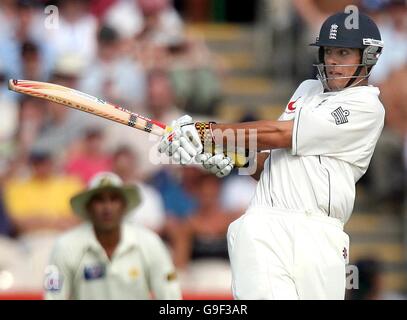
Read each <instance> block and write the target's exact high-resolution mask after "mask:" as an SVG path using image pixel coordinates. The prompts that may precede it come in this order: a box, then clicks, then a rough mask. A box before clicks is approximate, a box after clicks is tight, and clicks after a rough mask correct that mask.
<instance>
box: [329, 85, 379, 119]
mask: <svg viewBox="0 0 407 320" xmlns="http://www.w3.org/2000/svg"><path fill="white" fill-rule="evenodd" d="M379 96H380V90H379V88H377V87H374V86H360V87H354V88H350V89H347V90H344V91H343V94H340V95H338V97H337V101H336V102H337V103H339V102H342V103H343V104H344V105H347V106H349V107H350V108H352V109H355V110H359V111H361V112H364V113H372V114H376V115H381V116H384V114H385V109H384V106H383V104H382V102H381V101H380V97H379Z"/></svg>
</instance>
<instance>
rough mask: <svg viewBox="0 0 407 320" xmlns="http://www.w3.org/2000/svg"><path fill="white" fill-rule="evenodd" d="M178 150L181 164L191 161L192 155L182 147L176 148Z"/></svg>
mask: <svg viewBox="0 0 407 320" xmlns="http://www.w3.org/2000/svg"><path fill="white" fill-rule="evenodd" d="M178 151H179V153H180V162H181V164H182V165H186V164H189V163H191V161H192V159H193V157H191V156H190V155H189V154H188V152H186V151H185V149H184V148H178Z"/></svg>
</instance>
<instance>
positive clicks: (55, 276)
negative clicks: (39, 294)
mask: <svg viewBox="0 0 407 320" xmlns="http://www.w3.org/2000/svg"><path fill="white" fill-rule="evenodd" d="M62 283H63V281H62V275H61V273H60V272H59V269H58V267H57V266H55V265H49V266H47V267H46V268H45V279H44V289H45V290H46V291H48V292H59V291H61V289H62Z"/></svg>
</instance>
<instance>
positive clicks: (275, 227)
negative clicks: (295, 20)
mask: <svg viewBox="0 0 407 320" xmlns="http://www.w3.org/2000/svg"><path fill="white" fill-rule="evenodd" d="M348 18H349V14H346V13H342V12H341V13H337V14H335V15H332V16H331V17H329V18H328V19H327V20H326V21H325V22H324V23H323V25H322V27H321V30H320V34H319V37H318V38H317V39H316V42H315V43H313V44H312V45H313V46H317V47H319V63H318V64H317V65H316V67H317V69H318V73H319V76H318V80H307V81H304V82H303V83H301V84H300V86H299V87H298V88H297V90H296V91H295V92H294V94H293V96H292V97H291V99H290V101H289V103H288V104H287V107H286V109H285V111H284V113H283V114H282V115H281V116H280V118H279V119H278V121H268V120H267V121H266V120H264V121H255V122H247V123H237V124H216V123H199V122H198V123H197V122H195V123H194V122H192V119H191V118H190V117H188V116H184V117H182V118H180V119H178V120H176V121H174V123H173V126H172V130H171V132H169V133H168V134H166V135H165V136H164V137H163V138H162V140H161V142H160V145H159V151H160V152H161V153H166V154H167V155H169V156H170V157H171V158H173V159H174V160H177V161H178V160H179V161H180V162H181V163H182V164H188V163H191V162H192V161H195V162H200V163H202V165H203V167H204V168H206V169H208V170H210V171H211V172H212V173H214V174H216V175H217V176H218V177H223V176H226V175H228V174H229V173H230V172H231V170H232V169H233V167H234V166H235V163H234V161H232V160H231V158H230V157H227V156H226V155H224V154H223V153H215V154H213V153H210V152H205V150H206V146H207V145H208V144H209V145H211V146H212V147H214V146H215V147H219V146H221V147H222V148H223V145H224V142H225V140H226V139H225V134H224V133H225V132H227V131H228V132H234V133H235V134H237V132H238V131H241V130H245V131H244V132H245V133H244V140H245V143H246V144H245V145H246V146H247V145H248V142H249V138H250V137H249V136H250V134H249V129H255V130H256V132H257V135H256V142H257V149H256V151H257V152H259V153H258V154H257V172H256V174H255V175H254V177H255V178H258V180H259V182H258V185H257V189H256V192H255V195H254V197H253V199H252V201H251V204H250V206H249V208H248V209H247V211H246V213H245V214H244V215H243V216H242V217H240V218H239V219H238V220H236V221H235V222H233V223H232V224H231V225H230V227H229V230H228V248H229V256H230V262H231V268H232V276H233V280H232V290H233V295H234V297H235V298H236V299H344V296H345V284H346V270H345V267H346V264H347V263H348V259H349V237H348V235H347V234H346V233H345V232H344V231H343V227H344V224H345V223H346V222H347V221H348V220H349V218H350V216H351V214H352V210H353V205H354V200H355V183H356V182H357V181H358V180H359V179H360V178H361V177H362V176H363V175H364V174H365V172H366V170H367V168H368V165H369V162H370V159H371V157H372V154H373V151H374V148H375V145H376V143H377V140H378V138H379V136H380V134H381V131H382V129H383V125H384V116H385V110H384V107H383V105H382V103H381V102H380V100H379V94H380V92H379V89H378V88H376V87H374V86H371V85H369V84H368V79H369V75H370V74H371V71H372V68H373V67H374V66H375V64H376V63H377V61H378V59H379V56H380V54H381V52H382V49H383V42H382V40H381V36H380V32H379V29H378V27H377V26H376V24H375V23H374V22H373V20H372V19H371V18H369V17H368V16H366V15H364V14H361V13H358V15H357V18H358V25H357V27H356V28H355V27H353V28H352V27H349V23H347V22H348V20H349V19H348ZM257 173H260V174H259V175H258V174H257Z"/></svg>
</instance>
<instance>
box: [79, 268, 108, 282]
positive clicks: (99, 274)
mask: <svg viewBox="0 0 407 320" xmlns="http://www.w3.org/2000/svg"><path fill="white" fill-rule="evenodd" d="M105 275H106V266H105V265H104V264H97V265H93V266H85V269H83V277H84V278H85V280H88V281H89V280H95V279H101V278H103V277H104V276H105Z"/></svg>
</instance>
